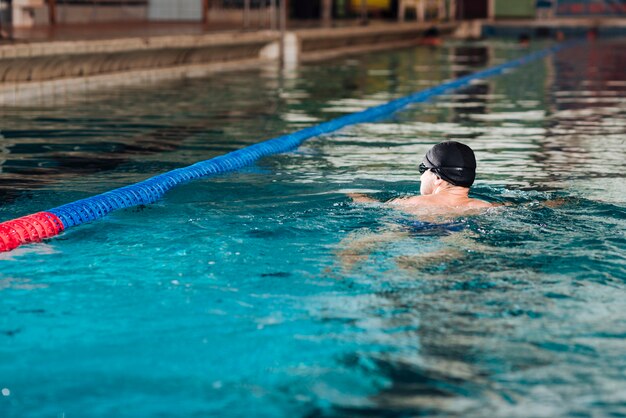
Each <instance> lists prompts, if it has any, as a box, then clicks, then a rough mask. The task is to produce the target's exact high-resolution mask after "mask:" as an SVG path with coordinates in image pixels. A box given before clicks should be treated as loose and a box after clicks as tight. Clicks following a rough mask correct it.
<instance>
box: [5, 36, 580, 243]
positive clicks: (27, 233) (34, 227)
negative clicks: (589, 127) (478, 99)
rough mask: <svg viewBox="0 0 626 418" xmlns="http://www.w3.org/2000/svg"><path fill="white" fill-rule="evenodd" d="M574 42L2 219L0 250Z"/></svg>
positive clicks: (376, 116) (151, 198) (50, 234)
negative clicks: (136, 180) (45, 208)
mask: <svg viewBox="0 0 626 418" xmlns="http://www.w3.org/2000/svg"><path fill="white" fill-rule="evenodd" d="M573 43H577V42H575V41H574V42H568V43H563V44H559V45H556V46H553V47H551V48H547V49H543V50H541V51H537V52H533V53H531V54H528V55H525V56H523V57H521V58H518V59H515V60H512V61H508V62H506V63H504V64H500V65H497V66H495V67H491V68H488V69H486V70H482V71H478V72H476V73H473V74H469V75H466V76H464V77H461V78H457V79H456V80H452V81H448V82H445V83H443V84H440V85H438V86H435V87H431V88H428V89H425V90H422V91H419V92H416V93H413V94H411V95H408V96H405V97H401V98H399V99H395V100H392V101H390V102H387V103H385V104H383V105H379V106H374V107H370V108H368V109H366V110H364V111H361V112H356V113H352V114H349V115H346V116H342V117H339V118H336V119H332V120H330V121H328V122H324V123H321V124H319V125H315V126H311V127H309V128H305V129H302V130H300V131H297V132H294V133H292V134H288V135H283V136H280V137H277V138H273V139H269V140H267V141H263V142H260V143H257V144H254V145H250V146H248V147H245V148H242V149H240V150H237V151H233V152H229V153H228V154H224V155H221V156H219V157H215V158H212V159H210V160H206V161H201V162H199V163H196V164H193V165H190V166H188V167H183V168H178V169H176V170H172V171H169V172H167V173H164V174H160V175H158V176H155V177H151V178H149V179H147V180H144V181H142V182H139V183H136V184H132V185H129V186H125V187H121V188H119V189H115V190H112V191H110V192H106V193H102V194H99V195H97V196H93V197H88V198H86V199H81V200H77V201H75V202H72V203H68V204H66V205H62V206H58V207H56V208H54V209H50V210H48V211H45V212H38V213H35V214H33V215H28V216H23V217H21V218H17V219H13V220H10V221H6V222H3V223H0V252H3V251H11V250H13V249H15V248H17V247H19V246H20V245H22V244H28V243H33V242H40V241H43V240H44V239H48V238H52V237H54V236H56V235H58V234H60V233H61V232H63V231H64V230H66V229H68V228H71V227H73V226H77V225H80V224H83V223H86V222H91V221H95V220H96V219H100V218H103V217H104V216H106V215H107V214H108V213H110V212H113V211H115V210H118V209H124V208H130V207H133V206H138V205H147V204H150V203H153V202H155V201H157V200H159V199H160V198H161V197H162V196H163V195H164V194H165V193H166V192H167V191H168V190H170V189H172V188H173V187H175V186H177V185H179V184H182V183H187V182H189V181H191V180H195V179H197V178H200V177H207V176H211V175H214V174H221V173H227V172H231V171H235V170H238V169H240V168H242V167H245V166H247V165H249V164H252V163H253V162H254V161H256V160H258V159H260V158H262V157H265V156H268V155H273V154H280V153H284V152H287V151H291V150H293V149H295V148H297V147H298V146H299V145H300V144H302V142H304V141H306V140H307V139H310V138H313V137H317V136H320V135H323V134H327V133H331V132H334V131H337V130H339V129H341V128H343V127H346V126H349V125H355V124H358V123H364V122H370V121H374V120H376V119H379V118H381V117H383V116H387V115H389V114H391V113H394V112H396V111H398V110H400V109H402V108H404V107H406V106H407V105H409V104H412V103H420V102H425V101H427V100H428V99H431V98H432V97H435V96H438V95H441V94H443V93H446V92H449V91H451V90H456V89H459V88H461V87H466V86H468V85H469V84H470V83H471V82H472V81H475V80H478V79H482V78H487V77H493V76H496V75H500V74H502V73H503V72H504V71H506V70H508V69H511V68H515V67H519V66H521V65H524V64H527V63H529V62H532V61H535V60H538V59H541V58H543V57H546V56H548V55H550V54H553V53H555V52H557V51H559V50H561V49H563V48H566V47H569V46H571V45H572V44H573Z"/></svg>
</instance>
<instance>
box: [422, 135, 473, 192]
mask: <svg viewBox="0 0 626 418" xmlns="http://www.w3.org/2000/svg"><path fill="white" fill-rule="evenodd" d="M424 165H425V166H426V167H428V168H430V169H432V171H433V172H434V173H435V174H437V175H438V176H439V177H440V178H442V179H444V180H445V181H447V182H448V183H450V184H453V185H455V186H461V187H470V186H471V185H472V184H473V183H474V179H475V178H476V157H474V151H472V149H471V148H470V147H468V146H467V145H465V144H461V143H460V142H456V141H445V142H442V143H440V144H437V145H435V146H434V147H432V148H431V149H430V150H429V151H428V152H427V153H426V155H425V156H424Z"/></svg>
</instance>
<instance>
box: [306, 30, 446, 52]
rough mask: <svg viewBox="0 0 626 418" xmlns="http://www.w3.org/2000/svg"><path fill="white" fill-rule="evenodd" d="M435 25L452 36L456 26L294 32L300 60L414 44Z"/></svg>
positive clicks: (443, 32) (443, 33)
mask: <svg viewBox="0 0 626 418" xmlns="http://www.w3.org/2000/svg"><path fill="white" fill-rule="evenodd" d="M432 26H436V27H437V28H438V29H439V31H440V33H441V34H442V35H445V34H450V33H452V32H453V31H454V30H455V29H456V27H457V24H455V23H442V24H437V25H433V24H432V23H430V24H428V23H416V22H413V23H403V24H389V25H377V26H362V27H351V28H340V29H332V30H328V29H326V30H324V29H309V30H300V31H297V32H296V35H297V36H298V39H299V41H300V51H301V54H302V55H303V59H305V58H304V57H305V56H306V55H307V54H310V53H313V52H315V53H317V52H319V51H331V50H347V48H355V47H362V46H371V47H378V46H379V45H383V44H390V45H391V44H395V43H398V42H400V43H403V42H410V41H413V42H416V41H418V40H419V39H420V38H421V37H422V36H423V35H424V32H425V31H426V30H427V29H429V28H431V27H432Z"/></svg>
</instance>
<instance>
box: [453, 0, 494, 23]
mask: <svg viewBox="0 0 626 418" xmlns="http://www.w3.org/2000/svg"><path fill="white" fill-rule="evenodd" d="M488 13H489V5H488V0H457V3H456V17H457V19H486V18H487V15H488Z"/></svg>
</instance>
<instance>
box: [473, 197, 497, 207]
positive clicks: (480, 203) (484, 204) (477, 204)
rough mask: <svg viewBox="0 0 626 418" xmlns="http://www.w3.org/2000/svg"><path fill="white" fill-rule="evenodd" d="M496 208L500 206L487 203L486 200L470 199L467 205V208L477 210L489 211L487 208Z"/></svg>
mask: <svg viewBox="0 0 626 418" xmlns="http://www.w3.org/2000/svg"><path fill="white" fill-rule="evenodd" d="M495 206H498V205H494V204H493V203H489V202H485V201H484V200H480V199H469V201H468V203H467V207H470V208H476V209H483V208H484V209H487V208H493V207H495Z"/></svg>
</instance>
